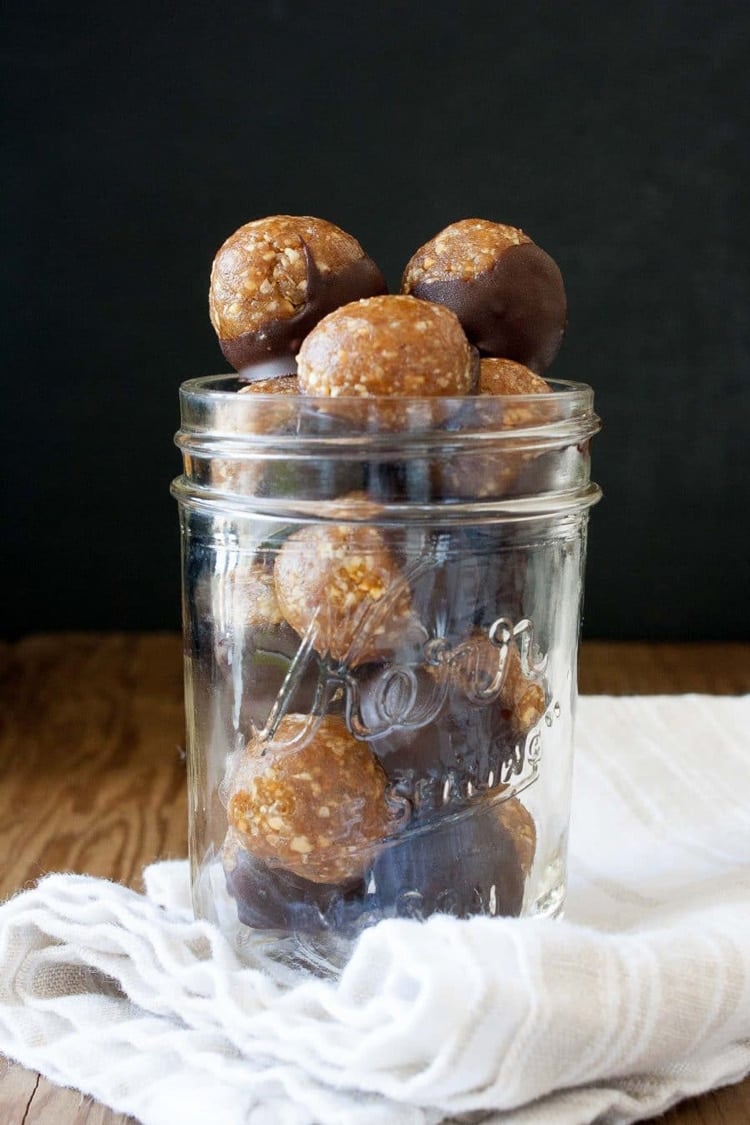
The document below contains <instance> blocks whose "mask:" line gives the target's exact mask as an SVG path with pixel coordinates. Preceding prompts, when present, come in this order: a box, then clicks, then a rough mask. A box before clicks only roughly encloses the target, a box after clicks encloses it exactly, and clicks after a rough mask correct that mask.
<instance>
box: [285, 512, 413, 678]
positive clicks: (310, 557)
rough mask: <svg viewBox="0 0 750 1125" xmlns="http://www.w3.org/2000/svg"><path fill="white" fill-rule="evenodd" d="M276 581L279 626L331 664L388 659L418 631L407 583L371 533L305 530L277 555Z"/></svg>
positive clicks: (354, 527) (361, 528)
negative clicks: (283, 622)
mask: <svg viewBox="0 0 750 1125" xmlns="http://www.w3.org/2000/svg"><path fill="white" fill-rule="evenodd" d="M274 578H275V586H276V597H277V599H278V604H279V607H280V609H281V612H282V614H283V615H284V618H285V620H286V621H287V622H288V623H289V624H290V625H291V626H292V628H293V629H295V630H296V631H297V632H298V633H300V634H302V635H304V634H307V633H308V632H310V635H311V640H312V645H313V648H314V649H315V651H316V652H318V653H320V654H321V655H322V654H325V653H328V654H330V655H331V656H332V657H333V659H334V660H340V661H346V662H347V663H349V664H350V665H352V666H354V665H357V664H364V663H366V662H367V661H370V660H376V659H378V658H379V657H383V656H387V655H390V654H392V653H393V651H394V649H396V648H398V646H399V645H400V644H401V643H402V642H403V641H404V640H405V639H406V638H407V637H408V636H409V635H411V634H413V633H414V632H415V630H417V629H418V625H419V623H418V621H417V620H416V618H415V615H414V613H413V610H412V602H411V591H410V589H409V586H408V583H407V582H406V580H405V578H404V576H403V574H402V572H401V570H400V568H399V566H398V564H397V563H396V561H395V559H394V558H393V555H392V554H391V552H390V550H389V549H388V545H387V543H386V541H385V538H384V536H383V533H382V531H380V530H379V529H378V528H376V527H370V526H367V525H359V524H341V525H339V524H333V525H326V524H311V525H310V526H308V527H304V528H302V529H301V530H300V531H296V532H294V533H293V534H292V535H290V536H289V538H288V539H287V540H286V541H285V543H284V545H283V547H282V548H281V550H280V551H279V554H278V556H277V558H276V563H275V567H274Z"/></svg>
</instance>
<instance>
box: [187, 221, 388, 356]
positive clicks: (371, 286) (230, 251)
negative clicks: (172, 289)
mask: <svg viewBox="0 0 750 1125" xmlns="http://www.w3.org/2000/svg"><path fill="white" fill-rule="evenodd" d="M386 288H387V287H386V284H385V280H384V278H383V275H382V273H381V272H380V270H379V269H378V267H377V266H376V265H375V263H374V262H373V261H372V259H371V258H369V257H368V256H367V255H366V254H365V252H364V250H363V249H362V247H361V246H360V244H359V243H358V242H357V240H356V239H355V238H352V236H351V235H349V234H347V233H346V232H345V231H343V230H341V229H340V228H339V227H337V226H334V224H333V223H329V222H326V221H325V220H324V219H316V218H313V217H312V216H310V215H302V216H296V215H272V216H270V217H269V218H265V219H256V220H255V221H254V222H251V223H245V225H244V226H242V227H240V228H239V230H237V231H235V232H234V234H232V235H231V236H230V237H229V238H228V239H227V240H226V242H225V243H224V244H223V246H221V248H220V249H219V251H218V253H217V254H216V257H215V259H214V263H213V268H212V270H211V285H210V289H209V298H208V299H209V311H210V315H211V323H212V324H213V326H214V328H215V330H216V334H217V336H218V338H219V345H220V347H221V350H222V352H223V354H224V356H225V357H226V359H228V360H229V362H230V363H231V364H232V366H233V367H235V368H236V369H237V370H238V371H240V370H241V369H243V368H246V367H251V366H254V365H262V364H267V363H269V361H270V362H276V361H283V360H285V359H291V360H292V362H291V363H289V364H288V366H289V370H290V373H293V370H294V363H293V357H294V356H295V355H296V354H297V352H298V350H299V346H300V344H301V343H302V341H303V340H304V338H305V336H306V335H307V333H308V332H309V331H310V329H311V328H312V327H313V326H314V325H315V324H317V322H318V321H319V320H320V319H321V317H324V316H325V315H326V313H329V312H331V310H332V309H335V308H337V307H338V306H339V305H343V304H346V303H347V302H348V301H354V300H356V299H357V298H359V297H370V296H373V295H374V294H376V293H385V292H386Z"/></svg>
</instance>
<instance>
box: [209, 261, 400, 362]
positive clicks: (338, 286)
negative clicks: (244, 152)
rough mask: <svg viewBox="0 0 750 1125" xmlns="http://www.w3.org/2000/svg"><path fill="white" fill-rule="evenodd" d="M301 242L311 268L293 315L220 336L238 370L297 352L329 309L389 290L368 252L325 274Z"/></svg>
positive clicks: (225, 354) (226, 352) (224, 351)
mask: <svg viewBox="0 0 750 1125" xmlns="http://www.w3.org/2000/svg"><path fill="white" fill-rule="evenodd" d="M301 243H302V245H301V249H302V253H303V255H304V259H305V266H306V270H307V291H306V298H305V302H304V304H303V305H301V306H300V308H299V309H298V310H297V312H296V313H294V315H293V316H290V317H283V318H281V317H272V318H269V319H268V320H267V321H266V322H265V323H264V324H263V325H262V327H260V328H258V329H255V330H253V331H250V332H244V333H243V334H242V335H240V336H237V337H235V338H234V339H232V340H227V339H220V340H219V346H220V347H221V350H222V354H223V355H224V357H225V359H227V360H229V362H230V363H231V364H232V366H233V367H234V368H235V369H236V370H237V371H241V370H242V369H243V368H246V367H252V366H253V365H255V364H260V363H265V362H267V361H268V360H272V359H279V358H281V357H284V356H290V357H293V356H295V355H296V354H297V352H298V351H299V349H300V345H301V344H302V341H303V340H304V339H305V337H306V336H307V334H308V333H309V332H310V331H311V329H313V328H314V327H315V325H316V324H317V323H318V321H319V320H322V319H323V317H324V316H326V315H327V314H328V313H329V312H333V310H334V309H337V308H338V307H339V306H340V305H345V304H348V303H349V302H350V301H356V300H358V299H359V298H362V297H375V296H378V295H380V294H382V293H386V292H387V288H388V287H387V285H386V282H385V278H384V277H383V275H382V273H381V272H380V270H379V269H378V267H377V266H376V264H375V262H373V260H372V258H369V257H368V256H367V255H364V257H362V258H359V259H357V260H356V261H354V262H350V263H348V264H347V265H345V266H343V267H341V268H339V269H337V270H332V271H331V272H330V273H327V274H323V273H321V271H320V270H319V269H318V266H317V264H316V262H315V258H314V257H313V254H312V251H311V249H310V247H309V246H308V245H307V243H306V242H305V240H304V239H302V240H301Z"/></svg>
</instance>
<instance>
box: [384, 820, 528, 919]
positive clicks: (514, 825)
mask: <svg viewBox="0 0 750 1125" xmlns="http://www.w3.org/2000/svg"><path fill="white" fill-rule="evenodd" d="M512 802H513V803H514V805H515V806H516V807H515V808H514V809H513V811H512V813H510V814H509V813H508V812H504V811H503V810H504V809H505V805H506V804H510V803H511V802H510V801H509V802H501V803H497V802H482V803H480V804H478V805H477V806H476V807H475V808H472V809H468V810H466V811H465V812H464V813H462V814H461V815H460V816H445V817H442V818H440V819H438V820H435V821H432V822H431V823H430V824H428V825H424V826H420V827H419V828H418V829H417V830H416V831H410V830H407V831H406V832H405V833H404V834H403V837H401V838H400V839H398V840H397V841H395V842H394V843H391V844H389V845H388V846H387V847H386V848H384V850H383V851H382V852H381V854H380V855H379V857H378V859H377V861H376V862H375V865H374V867H373V871H372V878H371V885H372V887H373V888H374V891H373V893H374V898H375V902H376V904H377V907H378V908H379V909H380V910H381V911H382V912H383V914H385V915H386V916H389V915H393V914H396V915H398V916H402V917H412V918H427V917H429V916H430V915H431V914H436V913H440V914H453V915H455V916H457V917H459V918H467V917H471V916H472V915H475V914H489V915H510V916H517V915H518V914H520V913H521V909H522V906H523V895H524V884H525V880H526V875H527V873H528V869H529V867H530V864H531V858H533V851H534V847H535V841H536V833H535V831H534V827H533V820H531V817H530V816H529V814H528V813H527V812H526V810H525V809H523V811H522V812H521V811H519V810H520V809H522V806H521V805H520V802H519V801H517V799H515V798H513V799H512Z"/></svg>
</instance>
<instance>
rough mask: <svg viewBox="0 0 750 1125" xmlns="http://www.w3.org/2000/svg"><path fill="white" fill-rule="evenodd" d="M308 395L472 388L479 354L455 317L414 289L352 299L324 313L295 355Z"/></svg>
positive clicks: (418, 394) (459, 392)
mask: <svg viewBox="0 0 750 1125" xmlns="http://www.w3.org/2000/svg"><path fill="white" fill-rule="evenodd" d="M297 365H298V372H299V385H300V390H301V391H304V392H305V393H306V394H309V395H321V396H323V395H329V396H331V397H334V398H335V397H338V396H339V395H361V396H370V395H391V396H395V395H398V396H401V397H404V396H414V397H422V396H433V395H466V394H469V393H471V392H472V391H473V390H474V388H475V386H476V382H477V378H478V358H477V355H476V352H475V351H474V349H473V348H472V347H471V346H470V345H469V342H468V340H467V339H466V336H465V334H464V331H463V329H462V328H461V325H460V324H459V322H458V319H457V318H456V317H455V316H454V315H453V313H452V312H450V310H449V309H446V308H444V307H442V306H441V305H433V304H429V303H428V302H426V301H418V300H416V299H415V298H414V297H404V296H385V297H371V298H369V299H368V300H363V301H354V302H352V303H351V304H349V305H344V306H343V307H342V308H339V309H336V311H335V312H332V313H329V315H328V316H327V317H325V318H324V319H323V320H322V321H321V322H320V323H319V324H318V325H317V327H316V328H315V329H314V330H313V331H312V332H311V333H310V335H309V336H308V337H307V339H306V340H305V342H304V343H303V345H302V347H301V349H300V352H299V356H298V357H297Z"/></svg>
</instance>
